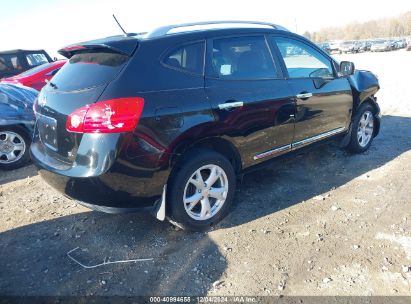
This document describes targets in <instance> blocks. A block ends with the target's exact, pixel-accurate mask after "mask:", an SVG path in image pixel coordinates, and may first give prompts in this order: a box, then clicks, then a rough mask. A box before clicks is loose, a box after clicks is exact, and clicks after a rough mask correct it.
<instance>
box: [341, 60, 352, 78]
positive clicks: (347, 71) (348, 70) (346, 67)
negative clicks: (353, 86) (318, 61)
mask: <svg viewBox="0 0 411 304" xmlns="http://www.w3.org/2000/svg"><path fill="white" fill-rule="evenodd" d="M354 70H355V65H354V63H353V62H351V61H341V63H340V75H341V76H350V75H352V74H354Z"/></svg>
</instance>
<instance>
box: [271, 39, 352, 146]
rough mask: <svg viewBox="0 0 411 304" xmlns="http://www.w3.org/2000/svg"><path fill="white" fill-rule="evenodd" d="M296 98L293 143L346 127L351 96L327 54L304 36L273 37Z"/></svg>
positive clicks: (296, 143) (345, 82)
mask: <svg viewBox="0 0 411 304" xmlns="http://www.w3.org/2000/svg"><path fill="white" fill-rule="evenodd" d="M274 40H275V42H276V45H277V47H278V50H279V53H280V55H281V57H282V60H283V61H282V64H283V67H284V69H285V70H286V72H287V74H288V76H287V77H288V81H289V85H290V87H291V89H292V90H293V94H294V96H295V98H296V99H295V100H296V114H295V119H296V120H295V133H294V140H293V146H294V147H299V146H302V145H305V144H309V143H311V142H313V141H316V140H319V139H323V138H325V137H328V136H332V135H335V134H338V133H341V132H344V131H345V130H347V129H348V127H349V123H350V119H351V111H352V104H353V97H352V92H351V87H350V84H349V82H348V80H347V78H339V77H338V75H337V73H336V72H335V68H334V64H333V62H332V60H331V58H329V57H328V56H327V55H325V54H323V53H322V52H320V51H319V50H317V49H315V48H314V47H312V46H310V45H309V44H307V43H306V42H304V41H303V40H299V39H294V38H288V37H287V38H286V37H281V36H278V37H275V38H274Z"/></svg>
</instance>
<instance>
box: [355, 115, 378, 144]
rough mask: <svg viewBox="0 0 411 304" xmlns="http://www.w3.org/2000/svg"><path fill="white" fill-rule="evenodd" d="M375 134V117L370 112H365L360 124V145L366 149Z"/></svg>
mask: <svg viewBox="0 0 411 304" xmlns="http://www.w3.org/2000/svg"><path fill="white" fill-rule="evenodd" d="M373 132H374V116H373V114H372V113H371V112H370V111H365V112H364V113H363V114H362V116H361V119H360V121H359V123H358V130H357V139H358V144H359V145H360V146H361V147H362V148H364V147H366V146H367V145H368V143H369V142H370V140H371V138H372V135H373Z"/></svg>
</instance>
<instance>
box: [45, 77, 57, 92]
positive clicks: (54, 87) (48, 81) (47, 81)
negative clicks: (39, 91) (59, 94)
mask: <svg viewBox="0 0 411 304" xmlns="http://www.w3.org/2000/svg"><path fill="white" fill-rule="evenodd" d="M46 83H47V84H49V85H50V86H51V87H52V88H53V89H55V90H57V89H58V88H57V85H56V84H55V83H52V82H51V81H50V80H48V79H46Z"/></svg>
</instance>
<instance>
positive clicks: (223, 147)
mask: <svg viewBox="0 0 411 304" xmlns="http://www.w3.org/2000/svg"><path fill="white" fill-rule="evenodd" d="M201 148H206V149H211V150H214V151H216V152H218V153H220V154H222V155H223V156H225V157H226V158H227V159H228V160H229V161H230V163H231V164H232V165H233V168H234V171H235V173H236V174H237V175H238V174H240V173H241V171H242V161H241V155H240V153H239V151H238V150H237V148H236V147H235V146H234V144H233V143H232V142H231V141H230V140H229V139H227V138H225V137H215V136H213V137H206V138H202V139H199V140H196V141H190V140H186V141H184V142H182V143H181V144H179V145H178V146H177V147H176V148H175V149H174V153H173V157H172V158H171V161H170V164H171V167H172V168H174V167H175V166H179V163H180V162H181V160H182V158H183V157H184V155H187V153H189V152H190V151H192V150H195V149H201Z"/></svg>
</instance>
